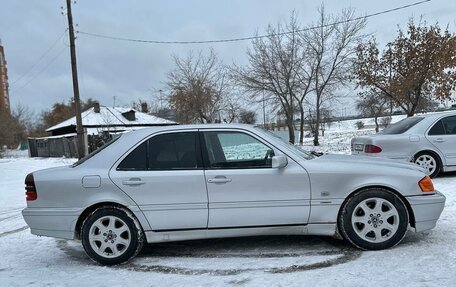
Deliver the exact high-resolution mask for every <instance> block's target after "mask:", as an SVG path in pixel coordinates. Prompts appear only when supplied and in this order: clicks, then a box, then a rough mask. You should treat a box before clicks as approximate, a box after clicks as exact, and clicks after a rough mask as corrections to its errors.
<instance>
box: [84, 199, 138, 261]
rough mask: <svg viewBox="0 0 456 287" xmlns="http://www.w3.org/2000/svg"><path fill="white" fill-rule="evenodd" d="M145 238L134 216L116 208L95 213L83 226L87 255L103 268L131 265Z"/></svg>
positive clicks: (101, 209)
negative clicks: (105, 266)
mask: <svg viewBox="0 0 456 287" xmlns="http://www.w3.org/2000/svg"><path fill="white" fill-rule="evenodd" d="M143 242H144V235H143V232H142V229H141V227H140V226H139V223H138V222H137V220H136V219H135V218H134V216H133V215H132V214H131V213H129V212H128V211H126V210H123V209H120V208H117V207H102V208H98V209H96V210H95V211H94V212H92V213H91V214H90V215H89V216H88V217H87V219H86V220H85V221H84V223H83V225H82V245H83V247H84V250H85V251H86V253H87V255H88V256H89V257H90V258H91V259H92V260H94V261H95V262H98V263H100V264H102V265H114V264H120V263H125V262H128V261H129V260H130V259H132V258H133V257H135V256H136V255H137V254H138V253H139V251H140V250H141V248H142V245H143Z"/></svg>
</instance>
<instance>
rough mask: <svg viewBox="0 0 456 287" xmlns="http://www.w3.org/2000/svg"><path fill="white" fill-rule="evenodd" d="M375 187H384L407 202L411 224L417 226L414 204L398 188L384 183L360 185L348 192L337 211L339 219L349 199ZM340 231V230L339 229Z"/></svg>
mask: <svg viewBox="0 0 456 287" xmlns="http://www.w3.org/2000/svg"><path fill="white" fill-rule="evenodd" d="M375 188H380V189H383V190H387V191H389V192H391V193H393V194H395V195H397V196H398V197H399V198H400V199H401V200H402V202H404V204H405V207H406V208H407V212H408V214H409V224H410V226H411V227H413V228H415V214H414V213H413V209H412V206H411V205H410V203H409V202H408V200H407V199H406V198H405V197H404V196H403V195H402V194H401V193H400V192H398V191H397V190H395V189H394V188H391V187H388V186H383V185H369V186H363V187H360V188H358V189H356V190H354V191H352V192H351V193H350V194H348V195H347V196H346V197H345V199H344V201H343V202H342V204H341V205H340V207H339V212H338V213H337V221H338V219H339V217H340V216H341V213H342V209H343V207H344V206H345V204H346V203H347V201H348V200H349V199H350V198H352V197H353V196H354V195H355V194H357V193H359V192H362V191H364V190H372V189H375ZM337 228H338V229H339V226H338V225H337ZM338 233H340V232H339V230H338Z"/></svg>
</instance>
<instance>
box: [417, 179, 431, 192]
mask: <svg viewBox="0 0 456 287" xmlns="http://www.w3.org/2000/svg"><path fill="white" fill-rule="evenodd" d="M418 185H419V186H420V188H421V191H422V192H433V191H434V183H433V182H432V179H431V178H430V177H429V176H427V175H426V176H425V177H423V178H422V179H421V180H420V181H419V182H418Z"/></svg>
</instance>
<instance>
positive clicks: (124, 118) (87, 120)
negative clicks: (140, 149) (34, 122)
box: [46, 103, 177, 136]
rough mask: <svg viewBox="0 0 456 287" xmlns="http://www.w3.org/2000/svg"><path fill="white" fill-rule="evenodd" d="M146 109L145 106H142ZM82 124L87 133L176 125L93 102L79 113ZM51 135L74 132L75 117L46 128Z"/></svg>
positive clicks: (116, 131)
mask: <svg viewBox="0 0 456 287" xmlns="http://www.w3.org/2000/svg"><path fill="white" fill-rule="evenodd" d="M142 110H143V111H147V106H143V107H142ZM81 118H82V126H83V128H84V130H85V131H86V132H87V135H99V134H101V133H106V132H107V133H110V134H113V133H119V132H125V131H131V130H135V129H139V128H144V127H153V126H165V125H176V124H177V123H176V122H173V121H170V120H166V119H162V118H159V117H156V116H153V115H149V114H147V113H145V112H139V111H137V110H135V109H131V108H121V107H106V106H101V105H100V104H98V103H95V105H94V107H93V108H91V109H88V110H86V111H85V112H83V113H82V114H81ZM46 131H47V132H49V133H51V135H52V136H58V135H65V134H71V133H76V117H72V118H70V119H68V120H66V121H63V122H61V123H59V124H57V125H55V126H52V127H50V128H48V129H46Z"/></svg>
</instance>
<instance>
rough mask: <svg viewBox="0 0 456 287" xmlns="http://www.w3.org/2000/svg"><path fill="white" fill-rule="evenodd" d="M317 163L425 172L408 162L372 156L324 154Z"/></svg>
mask: <svg viewBox="0 0 456 287" xmlns="http://www.w3.org/2000/svg"><path fill="white" fill-rule="evenodd" d="M315 160H318V161H329V162H331V163H341V164H343V163H365V164H370V165H375V166H376V167H379V166H382V167H393V168H405V169H409V170H416V171H420V172H423V173H424V172H425V170H424V169H423V168H422V167H420V166H418V165H416V164H414V163H409V162H401V161H397V160H392V159H387V158H381V157H372V156H362V155H356V156H354V155H345V154H325V155H322V156H321V157H318V158H317V159H315Z"/></svg>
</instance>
